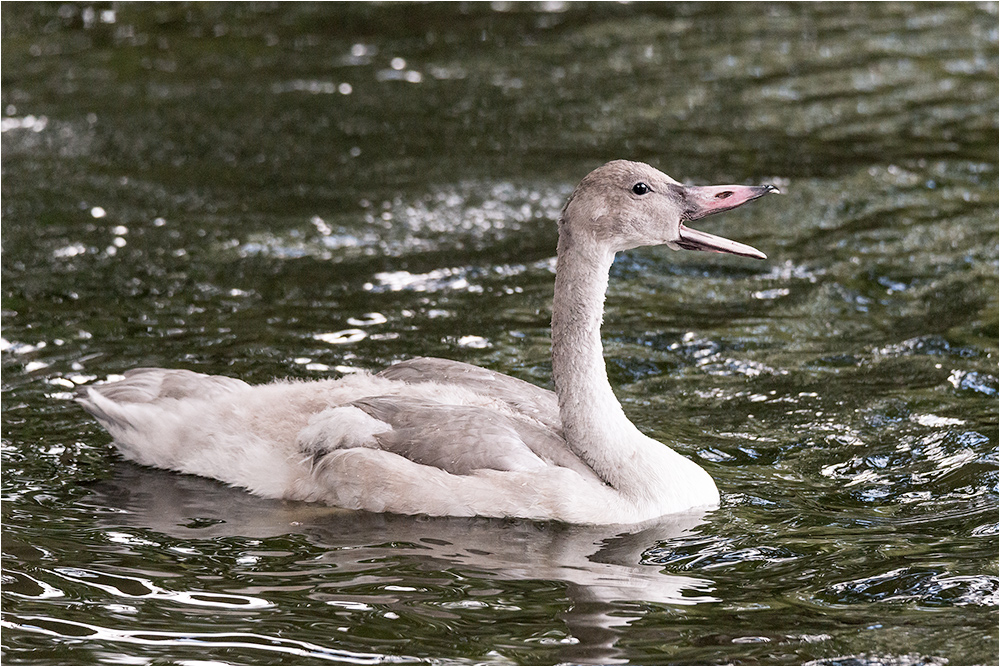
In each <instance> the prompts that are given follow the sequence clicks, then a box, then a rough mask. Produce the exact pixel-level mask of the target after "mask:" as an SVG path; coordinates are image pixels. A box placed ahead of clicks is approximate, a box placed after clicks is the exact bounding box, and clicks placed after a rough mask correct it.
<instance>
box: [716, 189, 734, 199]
mask: <svg viewBox="0 0 1000 667" xmlns="http://www.w3.org/2000/svg"><path fill="white" fill-rule="evenodd" d="M732 196H733V191H732V190H726V191H725V192H720V193H719V194H717V195H715V198H716V199H729V198H730V197H732Z"/></svg>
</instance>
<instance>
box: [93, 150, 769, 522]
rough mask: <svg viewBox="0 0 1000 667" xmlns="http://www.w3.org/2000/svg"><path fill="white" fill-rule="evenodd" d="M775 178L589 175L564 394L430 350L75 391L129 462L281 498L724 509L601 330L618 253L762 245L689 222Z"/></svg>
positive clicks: (569, 258) (557, 318)
mask: <svg viewBox="0 0 1000 667" xmlns="http://www.w3.org/2000/svg"><path fill="white" fill-rule="evenodd" d="M771 191H774V188H772V187H770V186H761V187H747V186H714V187H702V188H697V187H685V186H683V185H680V184H679V183H677V182H676V181H673V180H672V179H670V178H669V177H668V176H666V175H665V174H662V173H661V172H659V171H657V170H655V169H653V168H652V167H650V166H648V165H645V164H641V163H635V162H626V161H621V160H619V161H615V162H610V163H608V164H607V165H605V166H603V167H601V168H599V169H597V170H595V171H594V172H592V173H591V174H589V175H588V176H587V177H586V178H584V179H583V181H582V182H581V183H580V185H579V186H578V187H577V189H576V190H575V191H574V193H573V195H572V196H571V197H570V199H569V201H568V202H567V204H566V207H565V209H564V210H563V215H562V216H561V218H560V221H559V247H558V260H557V269H556V286H555V295H554V299H553V315H552V374H553V380H554V383H555V386H556V392H555V393H553V392H550V391H547V390H544V389H541V388H539V387H536V386H534V385H532V384H529V383H527V382H524V381H521V380H517V379H515V378H511V377H508V376H505V375H502V374H499V373H495V372H492V371H488V370H484V369H481V368H477V367H475V366H470V365H468V364H463V363H459V362H455V361H447V360H444V359H429V358H421V359H413V360H410V361H404V362H401V363H398V364H395V365H393V366H390V367H389V368H387V369H385V370H383V371H382V372H380V373H378V374H376V375H370V374H367V373H359V374H356V375H351V376H348V377H344V378H342V379H337V380H322V381H318V382H295V381H278V382H274V383H271V384H268V385H263V386H251V385H248V384H246V383H245V382H242V381H240V380H236V379H233V378H227V377H219V376H208V375H202V374H199V373H193V372H191V371H182V370H163V369H136V370H133V371H129V372H127V373H126V374H125V379H124V380H120V381H118V382H113V383H109V384H105V385H100V386H95V387H89V388H87V389H86V390H84V392H83V393H81V395H80V397H79V399H78V400H79V401H80V403H81V404H82V405H83V406H84V407H85V408H86V409H87V410H88V411H89V412H90V413H91V414H93V415H94V416H95V417H96V418H97V419H98V421H100V422H101V424H103V425H104V426H105V428H107V429H108V431H109V432H110V433H111V435H112V437H113V438H114V440H115V443H116V445H117V446H118V448H119V450H121V452H122V454H123V455H124V456H125V457H126V458H128V459H131V460H133V461H136V462H138V463H142V464H145V465H151V466H156V467H159V468H168V469H171V470H177V471H180V472H185V473H191V474H195V475H202V476H205V477H213V478H216V479H219V480H222V481H224V482H228V483H230V484H233V485H237V486H241V487H245V488H247V489H248V490H250V491H251V492H253V493H256V494H259V495H262V496H266V497H271V498H287V499H295V500H306V501H319V502H324V503H327V504H330V505H334V506H337V507H343V508H349V509H363V510H368V511H372V512H395V513H401V514H430V515H439V516H473V515H478V516H517V517H525V518H532V519H553V520H560V521H566V522H572V523H591V524H598V523H634V522H639V521H644V520H647V519H652V518H656V517H659V516H662V515H664V514H669V513H673V512H680V511H684V510H687V509H691V508H694V507H712V506H715V505H717V504H718V502H719V492H718V490H717V489H716V486H715V483H714V482H713V481H712V479H711V477H709V475H708V474H707V473H706V472H705V471H704V470H702V469H701V468H700V467H699V466H698V465H697V464H695V463H694V462H692V461H690V460H688V459H686V458H684V457H683V456H681V455H680V454H677V453H676V452H674V451H673V450H671V449H670V448H669V447H667V446H665V445H663V444H661V443H659V442H656V441H655V440H652V439H651V438H648V437H646V436H645V435H643V434H642V433H641V432H639V430H638V429H637V428H636V427H635V426H634V425H633V424H632V423H631V422H630V421H629V420H628V418H627V417H626V416H625V413H624V412H623V411H622V408H621V405H620V404H619V403H618V400H617V399H616V398H615V395H614V393H613V392H612V390H611V386H610V385H609V383H608V378H607V372H606V369H605V365H604V358H603V355H602V347H601V338H600V325H601V318H602V314H603V308H604V294H605V291H606V289H607V284H608V272H609V269H610V268H611V263H612V261H613V260H614V256H615V253H616V252H618V251H621V250H626V249H629V248H633V247H636V246H640V245H655V244H666V245H669V246H671V247H673V248H688V249H695V250H710V251H715V252H729V253H734V254H740V255H746V256H750V257H759V258H762V257H763V254H762V253H760V252H759V251H757V250H755V249H753V248H751V247H749V246H745V245H742V244H739V243H736V242H734V241H729V240H726V239H722V238H719V237H715V236H712V235H710V234H706V233H704V232H698V231H695V230H692V229H689V228H687V227H685V226H684V225H683V221H686V220H694V219H697V218H700V217H703V216H705V215H709V214H711V213H715V212H717V211H721V210H727V209H730V208H734V207H735V206H738V205H740V204H742V203H745V202H747V201H750V200H751V199H756V198H757V197H760V196H762V195H763V194H766V193H767V192H771Z"/></svg>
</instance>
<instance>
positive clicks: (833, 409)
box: [0, 2, 998, 665]
mask: <svg viewBox="0 0 1000 667" xmlns="http://www.w3.org/2000/svg"><path fill="white" fill-rule="evenodd" d="M997 14H998V12H997V4H995V3H981V4H973V3H947V4H933V3H918V4H894V3H877V4H862V5H854V4H834V5H826V4H811V3H810V4H791V5H790V4H775V3H767V4H729V3H709V4H656V5H644V4H629V5H621V4H572V3H570V4H566V3H530V4H507V3H493V4H462V3H458V4H444V5H439V4H429V5H405V6H399V5H342V4H323V5H298V4H285V3H280V4H259V5H239V4H236V5H234V4H225V5H212V4H198V5H188V4H173V3H171V4H137V5H128V4H117V3H115V4H34V3H32V4H17V3H8V2H5V3H4V4H3V7H2V58H3V65H2V75H3V86H2V103H0V106H2V109H0V111H2V121H0V122H2V128H0V129H2V159H3V173H2V176H3V178H2V245H3V254H2V262H3V274H2V296H3V342H2V345H3V367H2V368H3V399H2V400H3V451H2V454H3V458H2V463H3V468H2V472H3V505H2V507H3V541H2V547H3V580H2V595H3V640H2V641H3V660H4V661H5V662H6V663H8V664H51V663H72V664H86V663H95V662H106V663H117V664H147V663H156V664H189V665H194V664H223V663H225V664H272V663H273V664H319V663H343V662H351V663H354V662H357V663H378V662H400V661H403V662H446V663H453V662H477V663H478V662H481V663H550V662H556V661H573V662H580V661H583V662H587V661H593V662H625V661H627V662H633V663H659V664H663V663H689V664H692V663H714V664H718V663H752V664H774V663H801V662H814V663H817V664H861V663H879V664H945V663H948V664H973V663H981V664H996V663H997V660H998V637H997V623H998V615H997V604H998V593H997V591H998V577H997V568H998V538H997V534H998V528H997V519H998V510H997V495H998V494H997V479H998V474H997V466H998V463H997V441H998V437H997V429H998V426H997V386H998V382H997V355H998V324H997V322H998V305H997V304H998V278H997V276H998V227H997V220H998V155H997V151H998V130H997V128H998V120H997V114H998V40H997V25H998V17H997ZM618 157H626V158H632V159H639V160H645V161H648V162H650V163H652V164H654V165H655V166H658V167H660V168H661V169H663V170H664V171H666V172H667V173H669V174H671V175H672V176H674V177H675V178H678V179H680V180H684V181H688V182H693V183H699V184H710V183H728V182H736V183H744V182H745V183H763V182H773V183H777V184H778V185H780V186H781V187H782V189H783V190H785V192H786V193H787V194H785V196H783V197H769V198H767V199H764V200H762V201H760V202H755V203H754V204H753V205H751V206H748V207H745V208H743V209H740V210H738V211H733V212H731V213H729V214H726V215H724V216H720V217H717V218H711V219H709V220H705V221H703V222H702V223H701V224H700V226H701V227H702V228H703V229H706V230H709V231H712V232H715V233H720V234H724V235H726V236H730V237H732V238H736V239H738V240H741V241H745V242H747V243H751V244H753V245H754V246H756V247H758V248H760V249H761V250H763V251H764V252H766V253H767V254H768V256H769V259H768V260H767V261H763V262H755V261H752V260H744V259H740V258H734V257H721V256H715V255H707V254H695V253H686V254H685V253H675V252H672V251H670V250H668V249H666V248H656V249H644V250H640V251H635V252H631V253H628V254H626V255H623V256H620V257H619V259H618V261H617V262H616V264H615V267H614V269H613V276H612V285H611V289H610V293H609V304H608V312H607V314H606V318H605V319H606V324H605V328H604V335H605V341H606V357H607V361H608V366H609V371H610V374H611V377H612V381H613V383H614V384H615V386H616V390H617V391H618V394H619V396H620V398H621V400H622V402H623V403H624V405H625V408H626V412H627V413H628V414H629V415H630V416H631V417H632V419H633V420H634V421H635V422H636V424H637V425H638V426H639V427H640V428H641V429H642V430H643V431H645V432H647V433H649V434H650V435H652V436H654V437H656V438H658V439H660V440H662V441H664V442H669V443H671V444H673V445H675V447H676V448H677V449H678V450H679V451H681V452H683V453H685V454H687V455H688V456H691V457H693V458H695V459H696V460H698V461H699V462H700V463H701V464H702V465H704V466H705V467H706V468H707V469H708V470H709V471H710V472H711V474H712V475H713V476H714V477H715V479H716V480H717V482H718V484H719V487H720V488H721V489H722V491H723V506H722V507H721V509H719V510H717V511H715V512H712V513H710V514H708V515H707V516H704V517H697V516H695V517H675V518H672V519H670V520H666V521H664V522H662V523H661V524H658V525H654V526H651V527H647V528H645V529H644V530H643V531H640V532H637V533H633V534H622V535H615V534H614V533H613V532H610V533H609V532H607V531H599V530H594V529H583V528H574V527H569V526H559V525H545V524H533V523H530V522H503V521H485V520H473V521H466V520H462V521H459V520H428V519H420V518H405V517H389V516H364V515H356V514H350V513H343V512H336V511H331V510H328V509H325V508H322V507H315V506H309V505H302V504H290V503H280V502H272V501H264V500H260V499H257V498H254V497H251V496H249V495H247V494H244V493H242V492H240V491H237V490H232V489H228V488H225V487H222V486H221V485H219V484H216V483H214V482H211V481H208V480H202V479H198V478H193V477H184V476H180V475H174V474H171V473H166V472H161V471H153V470H147V469H143V468H139V467H136V466H132V465H130V464H126V463H124V462H122V461H121V460H120V459H119V458H118V457H117V456H116V455H115V454H114V452H113V449H112V447H111V446H110V444H109V439H108V437H107V435H106V434H105V433H104V432H103V431H102V430H101V429H100V428H99V427H98V426H97V425H96V424H95V423H94V422H93V421H91V420H90V419H89V418H88V417H87V416H86V415H85V414H84V413H83V412H82V410H80V409H79V408H78V407H77V406H75V404H73V403H72V402H70V401H69V400H68V397H69V396H70V395H71V392H72V391H73V388H74V387H75V386H77V385H80V384H86V383H87V382H90V381H93V380H94V379H99V378H104V377H106V376H108V375H113V374H117V373H121V372H122V371H124V370H125V369H128V368H130V367H133V366H140V365H154V366H175V367H183V368H191V369H195V370H200V371H205V372H212V373H222V374H228V375H235V376H239V377H242V378H244V379H246V380H248V381H251V382H265V381H267V380H269V379H271V378H275V377H285V376H289V377H296V378H320V377H330V376H332V375H336V374H338V373H340V372H342V371H344V370H350V369H358V368H370V369H377V368H379V367H381V366H383V365H384V364H386V363H389V362H392V361H394V360H397V359H401V358H405V357H409V356H414V355H438V356H446V357H451V358H455V359H461V360H464V361H469V362H473V363H477V364H480V365H484V366H487V367H489V368H493V369H496V370H500V371H504V372H507V373H511V374H513V375H515V376H518V377H522V378H525V379H528V380H531V381H534V382H536V383H539V384H542V385H546V384H547V383H548V382H549V378H550V365H549V361H548V352H549V335H548V320H549V307H550V298H551V291H552V266H553V265H552V257H553V255H554V244H555V226H554V223H553V222H552V220H553V217H554V216H555V215H557V213H558V211H559V209H560V207H561V206H562V202H563V200H564V198H565V196H566V195H567V194H568V193H569V191H570V190H571V189H572V187H573V186H574V185H575V183H576V182H577V181H578V180H579V179H580V178H581V177H582V176H583V175H584V174H585V173H586V172H587V171H589V170H590V169H592V168H593V167H596V166H597V165H599V164H601V163H603V162H604V161H606V160H608V159H611V158H618ZM322 334H332V335H327V336H322ZM317 335H320V337H319V338H317Z"/></svg>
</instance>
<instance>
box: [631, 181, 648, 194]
mask: <svg viewBox="0 0 1000 667" xmlns="http://www.w3.org/2000/svg"><path fill="white" fill-rule="evenodd" d="M649 189H650V188H649V186H648V185H646V184H645V183H636V184H635V185H633V186H632V192H634V193H635V194H637V195H644V194H646V193H647V192H649Z"/></svg>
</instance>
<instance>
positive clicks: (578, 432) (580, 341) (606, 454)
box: [552, 225, 650, 491]
mask: <svg viewBox="0 0 1000 667" xmlns="http://www.w3.org/2000/svg"><path fill="white" fill-rule="evenodd" d="M561 227H562V229H560V234H559V247H558V251H557V266H556V280H555V295H554V298H553V302H552V378H553V381H554V382H555V386H556V395H557V396H558V398H559V415H560V418H561V420H562V427H563V433H564V435H565V437H566V441H567V443H568V444H569V446H570V448H571V449H572V450H573V451H574V452H575V453H576V454H577V455H578V456H580V457H581V458H582V459H583V460H584V461H586V462H587V464H588V465H590V466H591V468H592V469H593V470H594V472H596V473H597V475H598V476H599V477H601V479H603V480H604V481H605V482H607V483H608V484H610V485H611V486H612V487H614V488H616V489H618V490H620V491H627V490H628V489H627V488H626V487H628V486H631V485H632V484H633V483H634V481H635V480H632V479H631V478H632V477H633V476H634V475H635V473H634V472H632V473H630V474H629V473H624V472H623V471H627V470H634V469H635V466H636V463H637V460H636V457H637V456H639V454H640V450H641V449H643V448H644V447H647V446H648V445H649V444H650V441H649V440H648V439H647V438H646V437H645V436H643V435H642V434H641V433H640V432H639V431H638V429H636V427H635V426H634V425H633V424H632V422H630V421H629V420H628V418H627V417H626V416H625V413H624V411H623V410H622V407H621V404H620V403H619V402H618V399H617V397H616V396H615V394H614V391H612V389H611V385H610V383H609V382H608V374H607V368H606V366H605V363H604V353H603V347H602V345H601V322H602V320H603V316H604V297H605V292H606V291H607V287H608V273H609V271H610V269H611V264H612V262H613V261H614V256H615V253H614V251H612V250H610V249H609V248H606V247H603V244H601V243H600V242H598V241H596V240H594V239H591V238H579V237H574V235H573V234H572V233H570V231H569V230H567V229H565V226H563V225H561ZM623 475H625V476H623Z"/></svg>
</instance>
